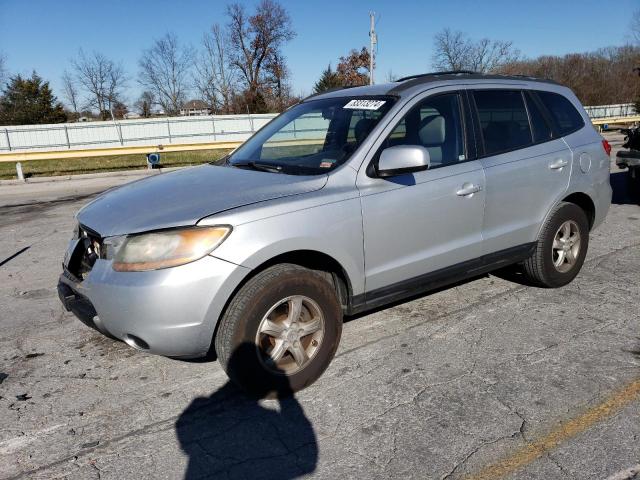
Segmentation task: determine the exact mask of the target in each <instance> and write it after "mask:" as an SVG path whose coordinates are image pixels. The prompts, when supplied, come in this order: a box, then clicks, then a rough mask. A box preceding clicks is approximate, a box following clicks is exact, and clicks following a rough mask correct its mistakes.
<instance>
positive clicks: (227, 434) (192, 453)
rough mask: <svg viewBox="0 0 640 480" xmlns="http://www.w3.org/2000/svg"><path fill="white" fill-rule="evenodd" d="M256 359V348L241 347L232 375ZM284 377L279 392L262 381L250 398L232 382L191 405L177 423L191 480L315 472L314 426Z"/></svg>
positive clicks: (234, 358)
mask: <svg viewBox="0 0 640 480" xmlns="http://www.w3.org/2000/svg"><path fill="white" fill-rule="evenodd" d="M256 361H258V360H257V356H256V350H255V345H253V344H250V343H244V344H241V345H240V347H238V348H237V349H236V350H235V351H234V353H233V354H232V356H231V359H230V360H229V371H230V372H233V371H236V369H239V368H242V369H243V370H245V369H246V368H252V367H251V366H252V365H253V364H254V362H256ZM281 378H282V382H281V384H280V385H277V387H276V388H275V390H274V389H268V388H266V387H264V388H263V387H260V386H259V383H260V382H257V383H258V388H257V389H256V391H255V392H254V394H253V395H251V396H250V395H248V394H246V393H244V392H243V391H241V390H240V389H239V388H238V387H236V386H235V385H234V384H233V383H231V382H227V383H226V384H225V385H224V386H222V387H221V388H220V389H218V390H217V391H216V392H214V393H213V394H212V395H211V396H209V397H199V398H196V399H195V400H193V401H192V402H191V404H190V405H189V406H188V407H187V408H186V409H185V410H184V412H182V414H181V415H180V417H179V418H178V420H177V421H176V434H177V437H178V440H179V442H180V446H181V448H182V450H183V451H184V452H185V453H186V455H187V456H188V457H189V458H188V466H187V470H186V472H185V479H186V480H194V479H209V478H234V479H235V478H239V479H240V478H247V479H293V478H298V477H300V476H302V475H306V474H309V473H311V472H313V471H314V470H315V468H316V464H317V460H318V444H317V440H316V435H315V432H314V430H313V426H312V424H311V422H310V421H309V419H308V418H307V417H306V416H305V414H304V411H303V409H302V406H301V405H300V403H299V402H298V401H297V400H296V399H295V397H294V396H293V392H292V391H291V388H290V387H289V382H288V379H287V377H286V376H284V375H283V376H282V377H281ZM274 391H275V392H277V393H275V394H274ZM274 395H275V398H274V399H273V400H269V401H265V400H264V399H265V398H267V397H269V398H272V397H274Z"/></svg>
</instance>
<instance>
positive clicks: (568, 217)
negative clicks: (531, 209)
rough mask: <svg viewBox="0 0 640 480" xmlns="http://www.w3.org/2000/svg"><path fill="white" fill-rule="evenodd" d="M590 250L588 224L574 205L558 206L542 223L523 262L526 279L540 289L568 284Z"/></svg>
mask: <svg viewBox="0 0 640 480" xmlns="http://www.w3.org/2000/svg"><path fill="white" fill-rule="evenodd" d="M588 246H589V221H588V220H587V215H586V214H585V212H584V210H582V209H581V208H580V207H579V206H577V205H575V204H573V203H567V202H562V203H560V204H559V205H558V206H557V207H556V208H555V209H554V210H553V211H552V212H551V214H550V215H549V218H548V219H547V221H546V222H545V224H544V226H543V228H542V232H541V233H540V238H539V239H538V242H537V245H536V249H535V252H534V253H533V255H532V256H531V257H530V258H528V259H527V260H525V261H524V262H523V266H524V273H525V275H526V277H527V278H528V279H529V281H531V282H532V283H534V284H535V285H538V286H541V287H550V288H555V287H561V286H563V285H566V284H567V283H569V282H571V281H572V280H573V279H574V278H575V277H576V275H577V274H578V272H579V271H580V269H581V268H582V264H583V263H584V259H585V256H586V254H587V248H588Z"/></svg>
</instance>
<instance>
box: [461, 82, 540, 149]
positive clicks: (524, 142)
mask: <svg viewBox="0 0 640 480" xmlns="http://www.w3.org/2000/svg"><path fill="white" fill-rule="evenodd" d="M473 97H474V99H475V103H476V108H477V110H478V117H479V120H480V128H481V130H482V138H483V140H484V149H485V154H486V155H495V154H497V153H500V152H506V151H509V150H515V149H517V148H522V147H526V146H528V145H531V143H532V139H531V129H530V128H529V118H528V116H527V110H526V108H525V106H524V99H523V98H522V93H521V92H519V91H515V90H479V91H476V92H474V93H473Z"/></svg>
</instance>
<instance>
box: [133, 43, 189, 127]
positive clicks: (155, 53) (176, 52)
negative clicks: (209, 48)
mask: <svg viewBox="0 0 640 480" xmlns="http://www.w3.org/2000/svg"><path fill="white" fill-rule="evenodd" d="M192 62H193V51H192V50H191V49H190V48H188V47H182V46H180V44H179V42H178V37H177V36H176V35H175V34H174V33H167V34H165V35H164V36H163V37H162V38H159V39H157V40H155V42H154V43H153V45H152V47H151V48H149V49H148V50H145V51H144V52H143V54H142V57H141V58H140V61H139V62H138V65H139V67H140V71H139V74H138V81H139V82H140V83H141V84H142V85H144V86H145V87H146V88H148V89H149V90H151V92H153V94H154V95H155V97H156V99H157V101H158V103H159V104H160V105H161V106H162V108H163V109H164V111H165V112H166V113H167V114H168V115H176V114H177V113H178V112H179V111H180V107H181V106H182V104H183V103H184V102H185V100H186V97H187V93H188V82H189V76H190V72H191V65H192Z"/></svg>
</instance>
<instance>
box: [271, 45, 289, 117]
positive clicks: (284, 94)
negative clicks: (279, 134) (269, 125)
mask: <svg viewBox="0 0 640 480" xmlns="http://www.w3.org/2000/svg"><path fill="white" fill-rule="evenodd" d="M265 70H266V72H267V75H266V77H265V84H266V85H265V87H266V88H267V89H268V92H269V98H268V99H267V105H268V106H269V107H270V110H275V111H277V112H282V111H283V110H285V109H286V108H287V107H289V106H290V105H291V104H292V102H293V103H295V101H297V99H294V98H292V95H291V85H290V83H289V69H288V68H287V64H286V62H285V59H284V57H283V56H282V54H281V53H280V52H279V51H278V50H274V51H272V52H271V54H270V55H269V56H268V57H267V61H266V63H265ZM269 103H270V105H269Z"/></svg>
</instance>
